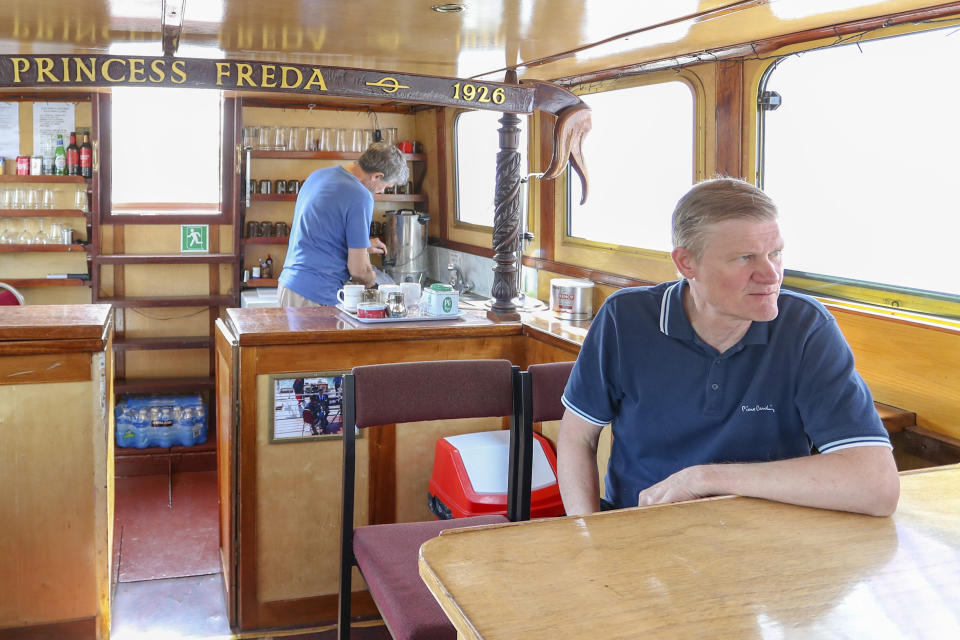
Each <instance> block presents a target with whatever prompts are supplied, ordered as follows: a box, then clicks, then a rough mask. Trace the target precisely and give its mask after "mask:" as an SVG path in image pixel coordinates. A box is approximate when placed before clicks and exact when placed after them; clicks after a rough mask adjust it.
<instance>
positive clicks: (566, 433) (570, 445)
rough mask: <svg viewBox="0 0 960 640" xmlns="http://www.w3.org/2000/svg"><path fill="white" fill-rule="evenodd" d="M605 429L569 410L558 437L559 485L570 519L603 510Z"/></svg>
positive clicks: (564, 415)
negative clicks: (600, 458)
mask: <svg viewBox="0 0 960 640" xmlns="http://www.w3.org/2000/svg"><path fill="white" fill-rule="evenodd" d="M601 430H602V427H598V426H597V425H595V424H591V423H589V422H587V421H586V420H584V419H583V418H581V417H580V416H578V415H577V414H575V413H573V412H572V411H570V410H569V409H567V410H566V411H565V412H564V414H563V420H562V421H561V422H560V432H559V434H558V435H557V481H558V483H559V484H560V495H561V497H562V498H563V507H564V509H565V510H566V512H567V515H568V516H573V515H581V514H584V513H594V512H596V511H599V510H600V483H599V481H598V479H597V476H598V473H597V443H598V442H599V441H600V431H601Z"/></svg>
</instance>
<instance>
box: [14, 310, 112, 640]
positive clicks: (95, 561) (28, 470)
mask: <svg viewBox="0 0 960 640" xmlns="http://www.w3.org/2000/svg"><path fill="white" fill-rule="evenodd" d="M111 317H112V316H111V313H110V305H62V306H60V305H50V306H23V307H0V486H2V487H3V491H2V492H0V523H2V525H0V637H4V638H6V637H40V635H36V636H35V635H33V634H35V633H39V634H41V635H43V637H69V638H91V639H92V638H106V637H108V636H109V629H110V576H111V571H110V564H111V561H112V558H111V544H112V536H113V438H114V434H113V355H112V348H111V340H112V335H113V325H112V321H111ZM40 629H42V631H40ZM44 634H45V635H44Z"/></svg>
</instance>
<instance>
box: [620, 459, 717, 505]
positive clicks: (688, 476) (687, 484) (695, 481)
mask: <svg viewBox="0 0 960 640" xmlns="http://www.w3.org/2000/svg"><path fill="white" fill-rule="evenodd" d="M702 477H703V468H702V467H687V468H686V469H681V470H680V471H677V472H676V473H674V474H673V475H671V476H668V477H667V478H664V479H663V480H661V481H660V482H658V483H657V484H655V485H652V486H649V487H647V488H646V489H644V490H643V491H641V492H640V494H639V496H638V498H637V505H639V506H641V507H643V506H647V505H651V504H663V503H665V502H682V501H684V500H696V499H697V498H706V497H707V496H710V495H713V494H712V493H710V492H709V491H707V489H706V487H704V486H702V484H703V482H702Z"/></svg>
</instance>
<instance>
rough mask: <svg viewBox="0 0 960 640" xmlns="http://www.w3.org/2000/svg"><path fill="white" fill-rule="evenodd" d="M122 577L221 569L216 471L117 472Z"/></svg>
mask: <svg viewBox="0 0 960 640" xmlns="http://www.w3.org/2000/svg"><path fill="white" fill-rule="evenodd" d="M115 504H116V511H115V516H116V517H115V520H114V560H115V562H118V567H117V568H116V570H117V574H116V575H117V581H118V582H136V581H138V580H154V579H157V578H181V577H186V576H200V575H206V574H210V573H218V572H219V571H220V552H219V541H218V532H217V518H218V515H217V514H218V509H217V472H216V471H195V472H191V473H175V474H173V478H172V500H171V483H170V482H169V481H168V478H167V476H166V475H162V476H161V475H157V476H135V477H128V478H117V480H116V500H115Z"/></svg>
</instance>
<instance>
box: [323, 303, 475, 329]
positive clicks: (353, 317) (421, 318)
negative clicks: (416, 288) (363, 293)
mask: <svg viewBox="0 0 960 640" xmlns="http://www.w3.org/2000/svg"><path fill="white" fill-rule="evenodd" d="M336 307H337V309H339V310H340V312H341V313H343V314H344V315H345V316H349V317H350V319H351V320H356V321H357V322H363V323H364V324H380V323H384V322H429V321H431V320H457V319H459V318H462V317H463V316H465V315H467V312H466V311H464V310H462V309H461V310H460V311H458V312H457V313H456V315H453V314H451V315H449V316H404V317H402V318H361V317H359V316H357V314H356V312H354V311H347V310H346V308H344V306H343V305H342V304H337V305H336Z"/></svg>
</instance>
